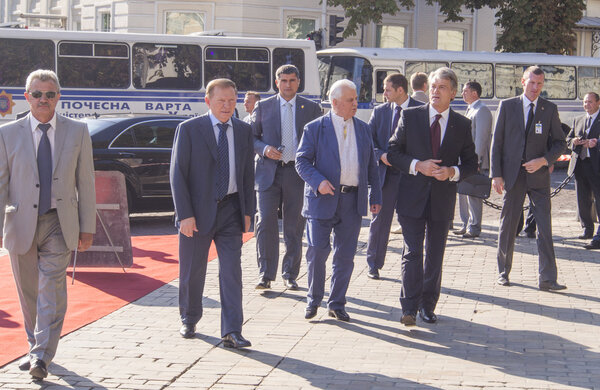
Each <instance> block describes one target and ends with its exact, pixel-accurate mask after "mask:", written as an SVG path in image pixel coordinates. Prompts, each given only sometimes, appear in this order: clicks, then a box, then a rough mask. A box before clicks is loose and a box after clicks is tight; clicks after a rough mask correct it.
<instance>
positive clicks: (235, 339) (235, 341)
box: [223, 332, 252, 348]
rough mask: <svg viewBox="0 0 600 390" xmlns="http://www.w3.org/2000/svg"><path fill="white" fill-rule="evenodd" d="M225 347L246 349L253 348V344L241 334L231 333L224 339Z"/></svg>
mask: <svg viewBox="0 0 600 390" xmlns="http://www.w3.org/2000/svg"><path fill="white" fill-rule="evenodd" d="M223 345H224V346H226V347H227V348H246V347H250V346H252V343H250V341H248V340H246V339H245V338H244V337H243V336H242V334H241V333H240V332H231V333H229V334H228V335H226V336H225V337H223Z"/></svg>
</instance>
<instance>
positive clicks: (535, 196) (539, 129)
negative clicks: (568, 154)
mask: <svg viewBox="0 0 600 390" xmlns="http://www.w3.org/2000/svg"><path fill="white" fill-rule="evenodd" d="M521 84H522V85H523V95H521V96H517V97H514V98H510V99H506V100H503V101H502V102H501V103H500V107H499V108H498V114H497V117H496V128H495V130H494V135H493V139H492V152H491V169H490V177H492V187H493V188H494V189H495V190H496V192H498V193H499V194H502V192H503V191H506V192H505V193H504V204H503V207H502V212H501V214H500V231H499V234H498V271H499V276H498V280H497V283H498V284H500V285H502V286H508V285H510V282H509V279H508V275H509V273H510V269H511V267H512V259H513V252H514V248H515V236H516V232H517V224H518V223H519V219H520V216H521V212H522V208H523V201H524V199H525V194H526V193H529V197H530V199H531V203H532V206H533V215H534V217H535V220H536V222H537V227H538V239H537V244H538V252H539V274H540V276H539V288H540V290H544V291H548V290H562V289H565V288H566V287H565V286H563V285H560V284H558V283H557V281H556V278H557V270H556V259H555V256H554V246H553V244H552V219H551V213H550V209H551V207H550V173H549V171H548V167H549V166H550V165H552V164H553V163H554V162H555V161H556V159H557V158H558V157H559V156H560V154H561V153H562V152H563V150H564V149H565V145H566V142H565V136H564V133H563V131H562V127H561V125H560V119H559V118H558V109H557V107H556V105H555V104H554V103H551V102H549V101H547V100H545V99H543V98H541V97H539V96H540V94H541V92H542V88H543V87H544V71H543V70H542V69H541V68H539V67H537V66H530V67H529V68H527V69H526V70H525V72H524V73H523V78H522V79H521ZM549 138H550V139H551V141H549V140H548V139H549ZM549 142H550V145H551V147H548V146H549Z"/></svg>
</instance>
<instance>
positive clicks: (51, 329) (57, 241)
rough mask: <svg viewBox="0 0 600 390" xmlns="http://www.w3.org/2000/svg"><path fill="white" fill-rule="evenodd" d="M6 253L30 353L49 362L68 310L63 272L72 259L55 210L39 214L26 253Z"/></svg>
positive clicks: (54, 351)
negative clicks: (31, 240)
mask: <svg viewBox="0 0 600 390" xmlns="http://www.w3.org/2000/svg"><path fill="white" fill-rule="evenodd" d="M9 256H10V261H11V265H12V270H13V275H14V277H15V283H16V285H17V292H18V295H19V302H20V304H21V311H22V312H23V320H24V323H25V332H26V334H27V342H28V343H29V355H30V356H31V358H32V359H40V360H43V361H44V363H46V365H48V364H50V362H51V361H52V358H54V355H55V354H56V348H57V346H58V340H59V339H60V332H61V330H62V326H63V322H64V318H65V313H66V311H67V283H66V272H67V266H68V265H69V262H70V261H71V251H70V250H69V248H67V244H66V243H65V239H64V237H63V233H62V230H61V228H60V223H59V221H58V214H56V211H51V212H49V213H47V214H45V215H42V216H40V217H39V218H38V223H37V228H36V232H35V236H34V237H33V244H32V245H31V248H30V249H29V250H28V251H27V253H25V254H23V255H17V254H14V253H9Z"/></svg>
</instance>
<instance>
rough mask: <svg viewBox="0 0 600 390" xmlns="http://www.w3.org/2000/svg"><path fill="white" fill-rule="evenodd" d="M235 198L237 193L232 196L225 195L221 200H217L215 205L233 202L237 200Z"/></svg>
mask: <svg viewBox="0 0 600 390" xmlns="http://www.w3.org/2000/svg"><path fill="white" fill-rule="evenodd" d="M237 197H238V193H237V192H234V193H232V194H227V195H225V196H224V197H223V199H221V200H217V205H221V204H223V203H225V202H227V201H230V200H233V199H234V198H237Z"/></svg>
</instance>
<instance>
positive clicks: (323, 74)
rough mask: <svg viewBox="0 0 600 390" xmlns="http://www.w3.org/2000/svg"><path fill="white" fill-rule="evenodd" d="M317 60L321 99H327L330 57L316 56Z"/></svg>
mask: <svg viewBox="0 0 600 390" xmlns="http://www.w3.org/2000/svg"><path fill="white" fill-rule="evenodd" d="M317 59H318V61H319V64H318V67H319V82H320V83H321V101H327V100H328V99H327V90H328V88H329V85H328V83H327V81H328V80H329V71H330V70H331V57H329V56H317Z"/></svg>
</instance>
